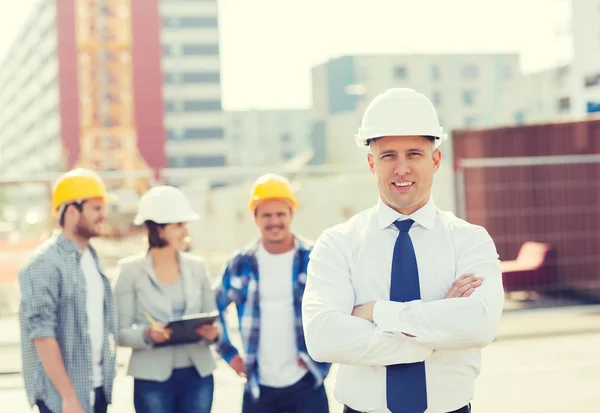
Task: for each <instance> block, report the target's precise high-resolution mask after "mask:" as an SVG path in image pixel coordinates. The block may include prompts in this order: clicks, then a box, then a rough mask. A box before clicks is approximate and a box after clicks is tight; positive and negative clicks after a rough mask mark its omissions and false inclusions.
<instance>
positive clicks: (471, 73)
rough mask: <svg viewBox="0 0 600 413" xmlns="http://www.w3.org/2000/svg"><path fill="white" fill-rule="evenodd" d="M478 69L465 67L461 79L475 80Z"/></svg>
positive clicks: (470, 66) (472, 66)
mask: <svg viewBox="0 0 600 413" xmlns="http://www.w3.org/2000/svg"><path fill="white" fill-rule="evenodd" d="M478 76H479V68H478V67H477V66H476V65H466V66H464V67H463V77H464V78H465V79H477V77H478Z"/></svg>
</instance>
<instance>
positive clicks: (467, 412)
mask: <svg viewBox="0 0 600 413" xmlns="http://www.w3.org/2000/svg"><path fill="white" fill-rule="evenodd" d="M343 413H361V412H359V411H358V410H354V409H351V408H349V407H348V406H344V412H343ZM448 413H471V405H470V404H468V405H466V406H465V407H461V408H460V409H458V410H453V411H451V412H448Z"/></svg>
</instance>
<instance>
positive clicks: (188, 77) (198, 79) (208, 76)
mask: <svg viewBox="0 0 600 413" xmlns="http://www.w3.org/2000/svg"><path fill="white" fill-rule="evenodd" d="M220 80H221V76H220V74H219V72H215V73H202V72H185V73H183V74H182V83H218V82H219V81H220Z"/></svg>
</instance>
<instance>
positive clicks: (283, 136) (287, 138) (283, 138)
mask: <svg viewBox="0 0 600 413" xmlns="http://www.w3.org/2000/svg"><path fill="white" fill-rule="evenodd" d="M279 139H280V140H281V142H289V141H290V140H291V137H290V134H289V133H282V134H281V136H280V137H279Z"/></svg>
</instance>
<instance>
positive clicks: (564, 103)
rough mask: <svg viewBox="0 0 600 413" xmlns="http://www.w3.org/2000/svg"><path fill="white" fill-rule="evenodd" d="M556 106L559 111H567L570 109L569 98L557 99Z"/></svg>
mask: <svg viewBox="0 0 600 413" xmlns="http://www.w3.org/2000/svg"><path fill="white" fill-rule="evenodd" d="M557 106H558V111H559V112H567V111H569V109H571V98H569V97H564V98H560V99H558V102H557Z"/></svg>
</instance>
